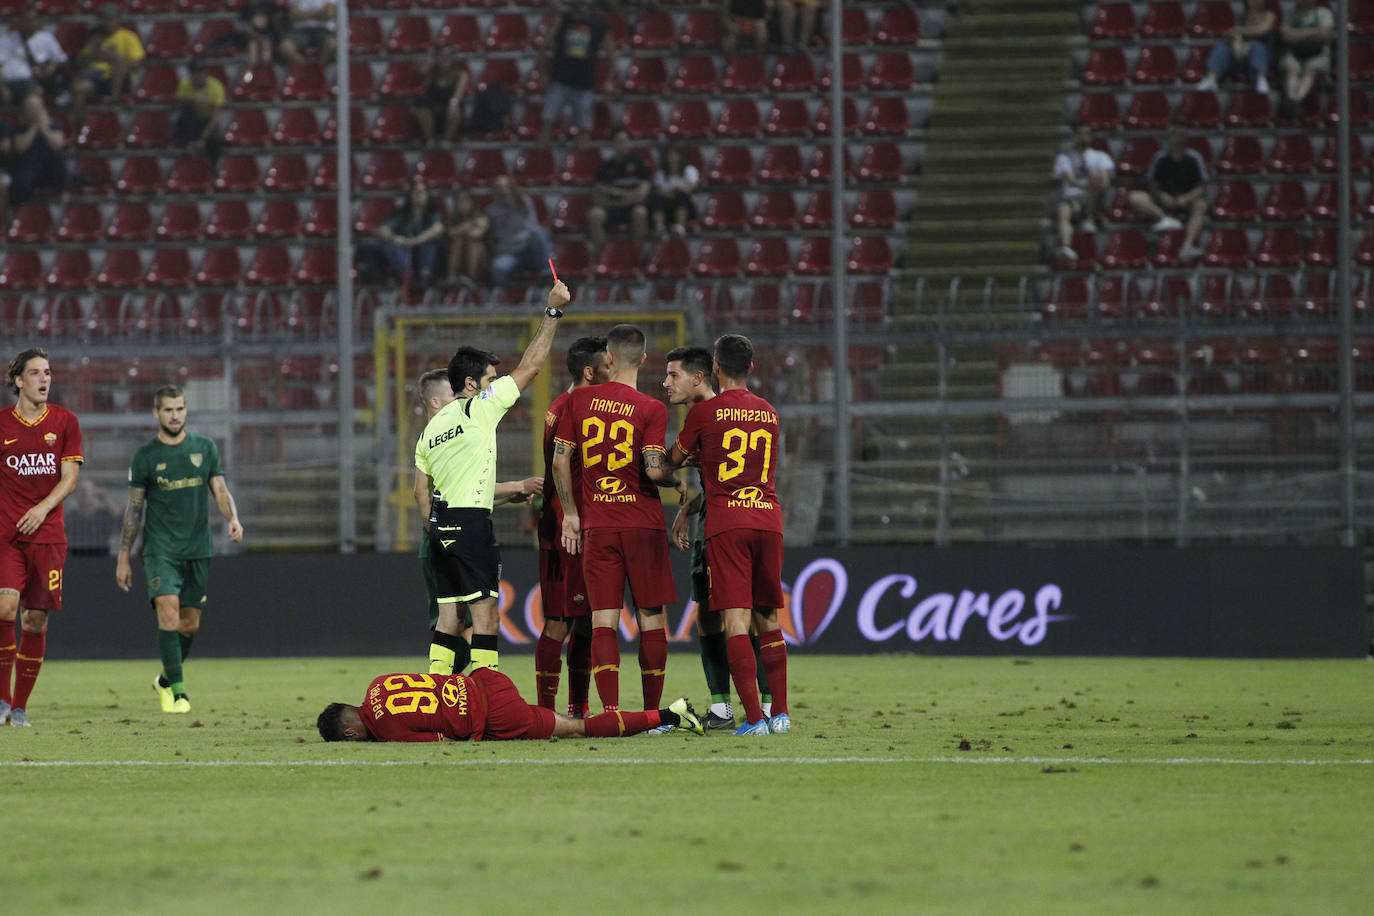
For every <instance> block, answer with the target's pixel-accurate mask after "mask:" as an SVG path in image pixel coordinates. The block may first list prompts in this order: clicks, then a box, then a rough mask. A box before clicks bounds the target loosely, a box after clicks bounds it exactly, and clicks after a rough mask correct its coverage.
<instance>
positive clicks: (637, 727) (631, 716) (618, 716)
mask: <svg viewBox="0 0 1374 916" xmlns="http://www.w3.org/2000/svg"><path fill="white" fill-rule="evenodd" d="M593 632H595V631H593ZM662 722H663V720H662V718H660V716H659V714H658V710H657V709H646V710H644V711H643V712H621V711H620V710H616V711H615V712H603V713H602V714H601V715H599V716H592V717H591V718H589V719H587V720H586V726H587V737H588V738H623V737H625V736H626V735H637V734H639V733H640V732H647V731H648V730H649V729H651V728H658V726H659V725H660V724H662Z"/></svg>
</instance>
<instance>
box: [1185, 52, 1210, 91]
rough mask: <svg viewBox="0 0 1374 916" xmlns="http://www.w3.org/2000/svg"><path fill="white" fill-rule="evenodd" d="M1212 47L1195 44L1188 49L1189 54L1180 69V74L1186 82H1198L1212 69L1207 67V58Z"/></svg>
mask: <svg viewBox="0 0 1374 916" xmlns="http://www.w3.org/2000/svg"><path fill="white" fill-rule="evenodd" d="M1211 51H1212V49H1211V48H1209V47H1208V46H1206V45H1193V47H1191V48H1189V49H1188V56H1187V57H1186V58H1184V60H1183V66H1182V68H1180V70H1179V75H1180V76H1181V77H1182V78H1183V82H1185V83H1196V82H1199V81H1201V80H1202V78H1203V77H1205V76H1206V75H1207V74H1208V73H1209V72H1210V71H1209V70H1208V69H1207V59H1208V57H1209V56H1210V54H1211Z"/></svg>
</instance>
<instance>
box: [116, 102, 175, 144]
mask: <svg viewBox="0 0 1374 916" xmlns="http://www.w3.org/2000/svg"><path fill="white" fill-rule="evenodd" d="M171 143H172V118H171V116H170V115H169V114H168V113H167V112H165V111H140V112H139V113H138V114H136V115H134V123H133V126H132V127H130V128H129V135H128V136H127V137H125V138H124V145H125V146H127V147H129V148H130V149H160V148H162V147H166V146H170V145H171Z"/></svg>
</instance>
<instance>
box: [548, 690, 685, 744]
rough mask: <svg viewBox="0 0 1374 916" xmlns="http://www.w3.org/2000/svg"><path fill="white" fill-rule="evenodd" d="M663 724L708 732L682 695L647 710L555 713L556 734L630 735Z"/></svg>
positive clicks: (579, 736)
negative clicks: (581, 716)
mask: <svg viewBox="0 0 1374 916" xmlns="http://www.w3.org/2000/svg"><path fill="white" fill-rule="evenodd" d="M663 726H668V727H670V728H682V729H686V730H687V731H689V732H691V733H692V734H694V735H703V734H705V731H704V730H703V729H702V727H701V720H700V719H698V718H697V714H696V710H694V709H692V704H691V703H688V702H687V701H686V700H685V699H683V698H681V697H679V698H678V699H676V700H674V701H673V702H672V704H671V705H669V706H668V707H667V708H666V709H646V710H644V711H643V712H621V711H619V710H614V711H611V712H603V713H601V714H600V715H598V716H590V717H588V718H586V719H574V718H571V717H569V716H560V715H559V714H558V713H554V716H553V737H555V738H626V737H629V736H630V735H637V734H640V733H641V732H646V731H650V730H651V729H655V728H661V727H663Z"/></svg>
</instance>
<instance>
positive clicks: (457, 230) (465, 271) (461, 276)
mask: <svg viewBox="0 0 1374 916" xmlns="http://www.w3.org/2000/svg"><path fill="white" fill-rule="evenodd" d="M489 225H490V221H489V220H488V219H487V215H486V214H485V213H483V212H482V211H481V210H478V209H477V202H476V201H475V200H474V199H473V197H472V192H471V191H468V190H466V189H463V190H460V191H459V192H458V195H457V196H456V197H454V198H453V212H451V213H450V214H449V217H448V238H449V245H448V279H449V282H450V283H462V282H464V281H467V282H469V283H474V284H475V283H478V282H480V281H481V279H482V277H483V276H484V275H485V274H486V272H487V243H486V236H487V228H488V226H489Z"/></svg>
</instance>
